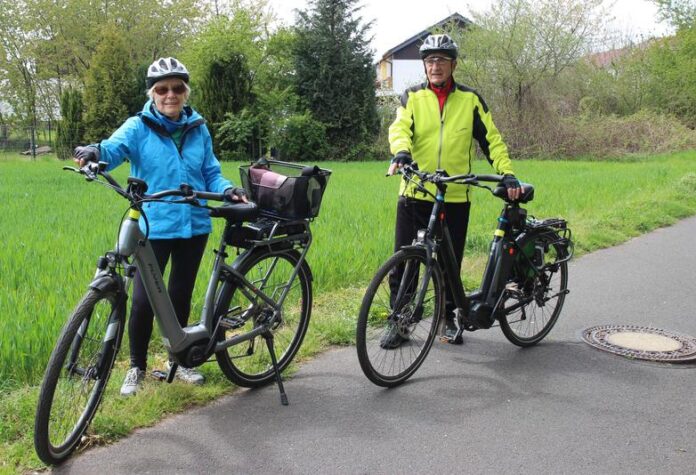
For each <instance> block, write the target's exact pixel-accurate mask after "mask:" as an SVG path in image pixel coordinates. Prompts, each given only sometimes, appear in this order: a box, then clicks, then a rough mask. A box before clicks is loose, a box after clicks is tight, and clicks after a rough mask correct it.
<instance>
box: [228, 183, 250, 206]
mask: <svg viewBox="0 0 696 475" xmlns="http://www.w3.org/2000/svg"><path fill="white" fill-rule="evenodd" d="M246 195H247V194H246V191H245V190H244V188H240V187H238V186H235V187H233V188H227V189H226V190H225V200H226V201H229V202H234V203H237V202H239V201H243V199H242V198H246Z"/></svg>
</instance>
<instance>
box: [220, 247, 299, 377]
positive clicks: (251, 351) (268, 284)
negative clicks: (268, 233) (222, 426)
mask: <svg viewBox="0 0 696 475" xmlns="http://www.w3.org/2000/svg"><path fill="white" fill-rule="evenodd" d="M300 259H301V257H300V253H299V252H297V251H294V250H291V251H284V252H280V253H277V252H276V253H269V252H268V251H267V250H265V249H260V250H259V251H258V252H256V253H254V254H252V255H251V256H250V257H249V258H248V259H247V260H246V261H245V262H243V263H242V264H241V266H240V269H239V271H240V272H241V273H242V274H243V275H244V276H245V277H246V279H247V280H248V281H249V282H251V284H252V285H253V286H254V287H256V288H258V289H259V290H261V292H263V293H264V294H265V295H267V296H268V297H270V298H271V299H273V300H274V301H278V299H280V297H281V295H282V294H283V292H284V291H285V290H286V289H287V296H286V297H285V300H284V301H283V305H282V307H281V309H280V316H279V318H277V319H276V320H275V322H274V323H273V324H272V325H271V326H270V328H269V330H270V331H271V332H272V333H273V346H274V349H275V353H276V356H277V363H278V369H279V370H280V371H283V370H284V369H285V368H286V367H287V366H288V365H289V364H290V362H291V361H292V359H293V358H294V357H295V354H297V351H298V350H299V349H300V346H301V345H302V340H303V339H304V336H305V333H307V326H308V325H309V317H310V313H311V310H312V277H311V273H310V270H309V266H308V265H307V262H306V261H305V262H302V265H300V267H299V271H298V272H297V275H296V276H295V278H294V279H292V280H291V277H292V274H293V272H294V270H295V267H296V266H297V264H298V263H299V262H300ZM215 315H217V316H218V318H220V317H223V318H224V320H223V324H222V325H221V328H220V330H219V331H218V335H219V336H218V339H219V340H227V339H229V338H232V337H234V336H237V335H242V334H245V333H248V332H250V331H252V330H253V329H254V328H256V327H258V326H259V325H265V324H267V322H268V320H269V319H270V318H271V316H272V315H273V309H272V308H271V306H270V305H268V304H267V303H265V302H264V301H263V300H261V299H260V298H258V297H257V296H255V295H254V294H253V293H251V291H250V290H249V289H246V288H239V287H237V285H236V284H235V283H232V282H229V281H228V282H225V283H224V284H223V286H222V288H221V289H220V293H219V295H218V300H217V305H216V311H215ZM223 329H224V330H223ZM215 356H216V358H217V362H218V365H219V366H220V369H221V370H222V372H223V373H224V374H225V376H226V377H227V378H228V379H229V380H230V381H232V382H233V383H235V384H237V385H239V386H243V387H248V388H251V387H258V386H262V385H264V384H267V383H269V382H271V381H273V380H274V378H275V373H274V371H273V364H272V361H271V356H270V353H269V351H268V348H267V346H266V342H265V341H264V337H263V336H257V337H255V338H253V339H251V340H248V341H245V342H243V343H240V344H238V345H233V346H230V347H228V348H226V349H225V350H223V351H220V352H218V353H216V355H215Z"/></svg>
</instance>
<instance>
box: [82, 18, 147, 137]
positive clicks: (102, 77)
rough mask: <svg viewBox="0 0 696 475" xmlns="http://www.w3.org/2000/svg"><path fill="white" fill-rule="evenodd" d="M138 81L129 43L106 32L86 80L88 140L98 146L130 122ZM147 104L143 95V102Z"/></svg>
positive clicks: (86, 127)
mask: <svg viewBox="0 0 696 475" xmlns="http://www.w3.org/2000/svg"><path fill="white" fill-rule="evenodd" d="M136 78H137V71H136V68H135V67H134V66H133V64H132V62H131V61H130V49H129V47H128V45H127V44H126V42H125V40H124V39H123V37H122V36H121V35H119V34H118V32H117V31H116V30H115V29H108V30H106V31H105V33H104V36H103V39H102V41H101V43H100V44H99V46H98V47H97V51H96V52H95V54H94V57H93V58H92V62H91V64H90V67H89V70H88V71H87V75H86V78H85V95H84V101H85V129H86V130H85V138H86V139H87V140H89V141H92V142H96V141H99V140H102V139H104V138H106V137H108V136H109V135H111V133H113V131H114V130H116V129H117V128H118V127H119V126H120V125H121V124H122V123H123V121H124V120H126V119H127V118H128V116H129V106H130V105H131V103H132V101H133V91H134V90H136V89H137V88H136V86H135V85H134V83H135V82H136V80H137V79H136ZM144 89H145V88H144V86H141V87H140V90H144ZM145 100H146V97H145V96H144V95H142V96H141V102H142V103H144V102H145Z"/></svg>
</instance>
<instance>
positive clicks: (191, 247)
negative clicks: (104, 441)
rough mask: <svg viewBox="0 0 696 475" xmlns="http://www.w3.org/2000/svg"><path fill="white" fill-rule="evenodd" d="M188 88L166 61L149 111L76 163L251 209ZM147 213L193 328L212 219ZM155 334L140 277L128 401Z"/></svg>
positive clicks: (151, 85)
mask: <svg viewBox="0 0 696 475" xmlns="http://www.w3.org/2000/svg"><path fill="white" fill-rule="evenodd" d="M188 81H189V73H188V71H187V69H186V67H185V66H184V65H183V64H181V63H180V62H179V61H177V60H176V59H174V58H160V59H158V60H157V61H155V62H154V63H152V64H151V65H150V67H149V68H148V70H147V83H146V84H147V89H148V91H147V95H148V97H149V98H150V100H149V101H147V103H145V106H144V107H143V110H142V111H141V112H139V113H138V114H137V115H136V116H135V117H131V118H129V119H128V120H126V122H124V124H123V125H122V126H121V127H119V129H118V130H116V132H114V133H113V135H111V137H109V138H108V139H107V140H103V141H102V142H101V143H99V144H96V145H89V146H86V147H77V148H76V149H75V160H76V161H77V162H78V163H79V164H80V166H84V164H85V163H86V162H87V161H103V162H107V163H108V164H109V165H108V167H107V170H111V169H113V168H115V167H117V166H119V165H120V164H121V163H123V161H124V160H125V159H126V158H128V160H129V161H130V164H131V165H130V166H131V175H132V176H135V177H137V178H140V179H142V180H145V182H147V184H148V191H149V192H150V193H156V192H158V191H162V190H166V189H176V188H179V186H180V185H181V184H182V183H187V184H189V185H191V186H192V187H193V189H195V190H204V191H210V192H213V193H223V192H224V193H225V195H226V197H228V199H230V200H231V201H246V196H245V194H244V190H243V189H241V188H236V187H234V186H233V185H232V183H230V181H229V180H227V179H225V178H224V177H223V176H222V173H221V171H220V163H219V162H218V160H217V158H215V154H214V153H213V146H212V140H211V137H210V132H209V131H208V128H207V127H206V125H205V120H203V118H202V117H201V116H200V114H198V113H197V112H196V111H194V110H193V109H191V108H190V107H188V106H187V105H186V102H187V100H188V97H189V94H190V91H191V90H190V88H189V85H188ZM144 210H145V213H146V214H147V217H148V221H149V238H150V243H151V244H152V248H153V250H154V252H155V255H156V256H157V260H158V262H159V266H160V269H161V271H162V272H164V269H165V267H166V265H167V262H168V261H169V260H170V258H171V272H170V275H169V285H168V290H169V296H170V298H171V300H172V303H173V304H174V309H175V310H176V315H177V318H178V319H179V323H180V324H181V325H182V326H186V325H187V324H188V319H189V313H190V311H191V296H192V294H193V288H194V284H195V281H196V274H197V273H198V267H199V265H200V262H201V259H202V257H203V251H204V250H205V246H206V243H207V241H208V234H210V232H211V230H212V226H211V222H210V217H209V216H208V213H207V211H206V210H205V209H202V208H196V207H193V206H171V205H168V204H167V203H146V204H145V205H144ZM141 227H143V228H144V226H143V223H142V222H141ZM152 326H153V311H152V308H151V306H150V303H149V301H148V299H147V294H146V293H145V288H144V287H143V283H142V280H141V279H140V275H139V274H138V273H136V276H135V279H134V286H133V302H132V306H131V316H130V321H129V324H128V333H129V338H130V358H131V368H130V369H129V370H128V373H127V374H126V378H125V381H124V382H123V386H122V387H121V394H122V395H124V396H128V395H133V394H135V393H136V392H137V391H138V389H139V388H140V387H141V385H142V381H143V379H144V378H145V371H146V367H147V347H148V344H149V342H150V337H151V336H152ZM176 375H177V377H178V378H179V379H181V380H183V381H186V382H189V383H193V384H202V383H203V381H204V378H203V375H201V374H200V373H199V372H198V371H197V370H195V369H192V368H182V367H179V369H178V370H177V374H176Z"/></svg>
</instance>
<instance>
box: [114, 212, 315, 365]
mask: <svg viewBox="0 0 696 475" xmlns="http://www.w3.org/2000/svg"><path fill="white" fill-rule="evenodd" d="M139 218H140V212H139V211H138V210H136V209H133V208H131V209H130V211H129V213H128V216H127V217H126V219H125V220H124V221H123V224H122V226H121V230H120V233H119V238H118V244H117V247H116V250H115V254H116V255H117V256H118V258H121V259H123V260H124V261H126V262H127V259H128V258H132V259H133V261H134V262H135V266H136V267H137V269H138V270H139V271H140V277H141V279H142V282H143V286H144V288H145V292H146V293H147V296H148V300H149V301H150V304H151V306H152V309H153V311H154V314H155V318H156V319H157V323H158V326H159V328H160V331H161V333H162V339H163V342H164V345H165V347H166V348H167V350H168V351H169V352H170V353H171V354H172V356H173V357H174V358H175V360H177V361H179V362H182V363H185V365H186V366H193V365H198V364H201V363H203V362H204V361H206V360H207V358H208V357H209V356H210V354H212V353H215V352H218V351H221V350H224V349H225V348H228V347H230V346H233V345H236V344H239V343H241V342H244V341H247V340H251V339H253V338H255V337H257V336H259V335H261V334H263V333H264V332H265V331H267V328H266V326H264V325H262V326H259V327H256V328H254V330H252V331H250V332H248V333H245V334H241V335H236V336H234V337H232V338H229V339H227V340H224V341H220V342H214V341H213V340H212V339H213V337H214V335H215V330H216V328H213V327H214V324H215V315H214V307H215V295H216V293H217V289H218V285H219V283H220V282H221V276H222V275H223V273H224V275H225V276H226V278H227V279H233V280H234V282H236V283H237V284H238V286H239V287H238V289H239V291H241V292H242V293H244V295H245V296H246V297H247V298H249V299H250V300H253V299H254V297H256V298H258V299H261V300H263V301H264V302H265V303H266V304H268V305H269V306H270V307H271V308H273V309H274V317H273V318H274V319H275V318H277V315H278V314H279V312H278V310H279V309H280V308H281V307H282V305H283V302H284V300H285V298H286V297H287V295H288V292H289V290H290V287H291V286H292V283H293V282H294V280H295V278H296V277H297V274H298V272H299V269H300V266H301V265H302V263H303V262H304V258H305V256H306V254H307V252H308V250H309V246H310V244H311V232H310V230H309V226H305V232H306V234H303V235H302V237H298V236H297V235H290V236H284V237H280V238H270V239H269V240H265V241H259V242H258V243H255V244H254V245H253V246H252V247H251V248H249V249H246V250H245V251H244V253H242V254H241V255H240V256H239V258H237V259H236V260H235V261H234V263H233V264H232V265H228V264H226V263H225V262H224V259H225V257H226V253H225V248H226V246H227V244H226V242H225V234H226V233H223V236H222V237H221V240H220V248H219V250H218V251H217V255H216V257H215V261H214V264H213V270H212V273H211V276H210V280H209V282H208V286H207V290H206V295H205V301H204V302H205V303H204V305H203V309H202V312H201V319H200V322H199V323H198V324H196V325H190V326H187V327H182V326H181V325H180V324H179V321H178V319H177V317H176V313H175V311H174V306H173V304H172V302H171V299H170V298H169V294H168V293H167V288H166V286H165V284H164V278H163V277H162V273H161V272H160V269H159V264H158V263H157V259H156V257H155V254H154V251H153V250H152V246H151V245H150V242H149V240H148V239H147V238H146V237H145V235H144V234H143V232H142V231H141V229H140V226H139V224H138V220H139ZM227 226H229V224H227ZM285 242H287V243H290V244H291V245H294V244H293V243H297V242H301V243H302V244H303V246H302V247H303V250H302V253H301V259H300V261H299V263H298V265H297V266H296V267H295V269H294V271H293V273H292V274H291V277H290V279H289V281H288V283H287V285H286V286H285V288H284V290H283V291H282V293H281V295H280V298H279V299H278V300H277V301H276V300H273V299H271V298H270V297H269V296H268V295H266V294H265V293H264V292H263V291H262V290H260V289H259V288H258V287H257V286H255V285H254V284H252V283H251V282H249V281H248V280H247V279H246V278H245V277H244V276H243V275H242V274H241V273H240V272H239V271H238V270H237V268H238V267H239V265H240V264H241V263H242V262H244V259H245V258H246V257H247V256H249V255H251V253H252V252H253V251H254V250H255V249H257V248H259V247H261V246H274V245H278V244H280V243H285ZM269 274H270V272H269ZM126 279H127V280H126V285H125V291H126V292H127V291H128V286H129V280H130V277H127V278H126ZM261 287H263V285H261ZM273 321H274V320H273ZM273 321H271V324H272V323H273ZM198 345H200V347H201V348H199V349H200V351H193V350H194V349H195V348H196V347H197V346H198ZM203 348H204V349H203Z"/></svg>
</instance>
